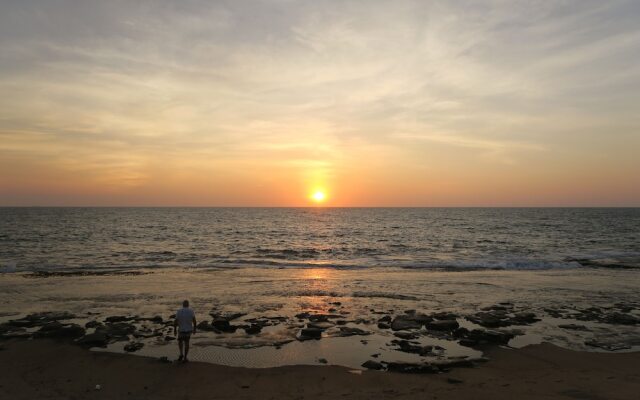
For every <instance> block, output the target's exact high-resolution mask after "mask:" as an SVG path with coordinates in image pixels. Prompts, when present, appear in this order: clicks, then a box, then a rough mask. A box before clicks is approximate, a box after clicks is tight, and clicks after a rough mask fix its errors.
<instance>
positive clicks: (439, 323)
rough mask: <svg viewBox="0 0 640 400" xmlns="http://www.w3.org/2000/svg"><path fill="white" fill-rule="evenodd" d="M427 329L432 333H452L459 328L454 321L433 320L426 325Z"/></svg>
mask: <svg viewBox="0 0 640 400" xmlns="http://www.w3.org/2000/svg"><path fill="white" fill-rule="evenodd" d="M426 327H427V329H431V330H434V331H453V330H456V329H458V327H460V324H458V321H456V320H455V319H445V320H435V321H431V322H427V323H426Z"/></svg>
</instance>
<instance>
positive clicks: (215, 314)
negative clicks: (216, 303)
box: [209, 312, 247, 321]
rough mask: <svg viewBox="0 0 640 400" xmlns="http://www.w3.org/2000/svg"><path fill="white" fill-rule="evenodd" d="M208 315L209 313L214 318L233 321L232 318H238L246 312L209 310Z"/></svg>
mask: <svg viewBox="0 0 640 400" xmlns="http://www.w3.org/2000/svg"><path fill="white" fill-rule="evenodd" d="M209 315H211V316H212V317H213V319H214V321H215V320H220V321H222V320H224V321H233V320H234V319H238V318H240V317H242V316H245V315H247V313H241V312H223V313H220V312H210V313H209Z"/></svg>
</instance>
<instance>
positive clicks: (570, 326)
mask: <svg viewBox="0 0 640 400" xmlns="http://www.w3.org/2000/svg"><path fill="white" fill-rule="evenodd" d="M558 328H562V329H568V330H570V331H588V330H589V328H587V327H586V326H584V325H576V324H564V325H558Z"/></svg>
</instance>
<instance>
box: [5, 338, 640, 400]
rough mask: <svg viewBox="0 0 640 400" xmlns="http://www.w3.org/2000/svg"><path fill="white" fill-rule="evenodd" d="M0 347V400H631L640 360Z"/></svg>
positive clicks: (551, 351) (529, 350) (533, 352)
mask: <svg viewBox="0 0 640 400" xmlns="http://www.w3.org/2000/svg"><path fill="white" fill-rule="evenodd" d="M0 346H1V348H2V350H0V365H2V372H1V373H0V398H3V399H37V398H50V399H79V398H83V399H84V398H86V399H93V398H94V399H147V398H149V399H165V398H166V399H169V398H172V399H175V398H180V399H218V398H219V399H227V398H241V399H253V398H255V399H270V398H273V399H331V398H346V399H372V398H393V399H396V398H406V399H414V398H415V399H493V400H497V399H540V398H544V399H637V398H638V393H640V353H637V352H635V353H619V354H611V353H593V352H576V351H572V350H566V349H562V348H559V347H556V346H553V345H551V344H546V343H545V344H540V345H533V346H527V347H525V348H522V349H517V350H513V349H504V348H493V349H489V350H487V351H486V352H485V354H486V355H487V356H488V357H489V358H490V361H488V362H487V363H485V364H484V365H482V366H481V367H477V368H458V369H454V370H453V371H451V372H449V373H444V374H433V375H432V374H426V375H424V374H396V373H390V372H377V371H364V372H359V373H351V372H349V371H350V370H349V369H347V368H344V367H338V366H285V367H278V368H263V369H249V368H237V367H228V366H221V365H215V364H209V363H199V362H190V363H188V364H175V363H163V362H161V361H159V360H158V359H154V358H147V357H140V356H130V355H124V354H113V353H102V352H92V351H88V350H86V349H83V348H81V347H78V346H74V345H71V344H64V343H59V342H52V341H49V340H29V341H24V340H12V341H5V342H3V343H1V344H0ZM96 385H101V389H100V390H96V388H95V387H96Z"/></svg>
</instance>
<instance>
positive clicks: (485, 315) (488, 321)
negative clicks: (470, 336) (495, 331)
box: [465, 311, 512, 328]
mask: <svg viewBox="0 0 640 400" xmlns="http://www.w3.org/2000/svg"><path fill="white" fill-rule="evenodd" d="M465 318H466V319H468V320H469V321H471V322H473V323H474V324H478V325H481V326H484V327H486V328H499V327H503V326H509V325H512V322H511V320H510V319H509V318H508V317H507V316H506V314H500V313H498V312H496V311H493V312H479V313H476V314H474V315H468V316H467V317H465Z"/></svg>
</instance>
